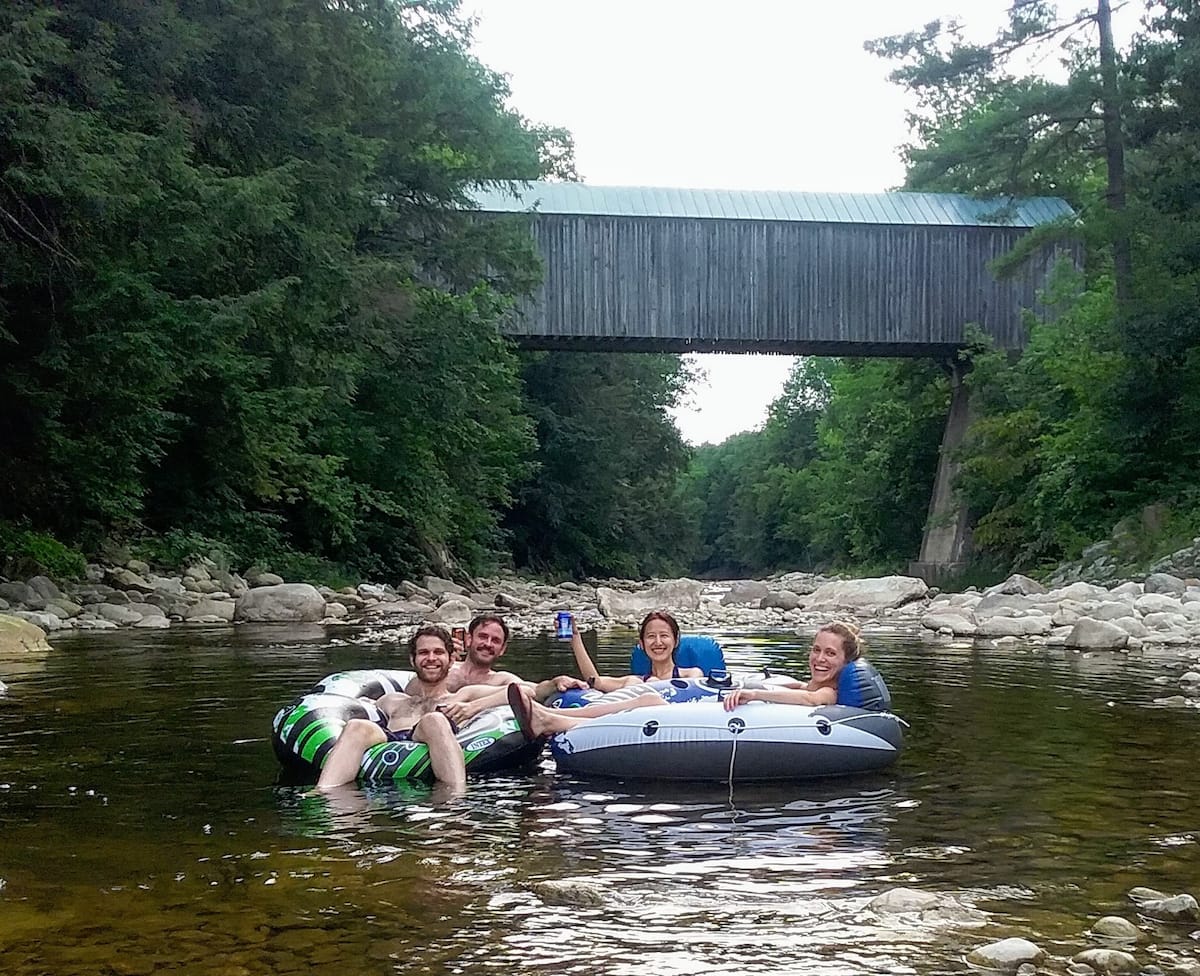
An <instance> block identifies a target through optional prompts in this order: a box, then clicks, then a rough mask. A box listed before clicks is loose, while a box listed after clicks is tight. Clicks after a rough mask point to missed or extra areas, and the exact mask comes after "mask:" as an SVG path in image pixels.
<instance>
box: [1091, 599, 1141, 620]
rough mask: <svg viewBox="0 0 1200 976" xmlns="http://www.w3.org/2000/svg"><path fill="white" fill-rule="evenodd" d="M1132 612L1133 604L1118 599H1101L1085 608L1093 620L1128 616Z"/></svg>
mask: <svg viewBox="0 0 1200 976" xmlns="http://www.w3.org/2000/svg"><path fill="white" fill-rule="evenodd" d="M1132 613H1133V604H1132V603H1122V602H1121V601H1119V600H1101V601H1100V602H1099V603H1097V604H1095V605H1094V606H1091V607H1088V610H1087V615H1088V616H1089V617H1091V618H1092V619H1093V620H1116V619H1117V618H1118V617H1128V616H1129V615H1130V614H1132Z"/></svg>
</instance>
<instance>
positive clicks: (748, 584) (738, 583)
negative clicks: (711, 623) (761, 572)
mask: <svg viewBox="0 0 1200 976" xmlns="http://www.w3.org/2000/svg"><path fill="white" fill-rule="evenodd" d="M770 592H771V588H770V587H769V586H767V584H766V583H762V582H759V581H758V580H735V581H734V584H733V585H732V586H731V587H729V589H728V590H726V591H725V594H724V595H723V596H722V597H721V606H723V607H728V606H733V605H736V604H739V603H758V602H759V601H760V600H762V598H763V597H765V596H766V595H767V594H768V593H770Z"/></svg>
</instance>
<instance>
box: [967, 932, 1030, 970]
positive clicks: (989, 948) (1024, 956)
mask: <svg viewBox="0 0 1200 976" xmlns="http://www.w3.org/2000/svg"><path fill="white" fill-rule="evenodd" d="M1045 958H1046V953H1045V951H1044V950H1043V949H1040V948H1038V947H1037V946H1036V945H1034V944H1033V943H1032V942H1030V941H1029V940H1028V939H1001V940H1000V941H999V942H993V943H991V944H990V945H985V946H980V947H979V948H978V949H973V950H972V951H971V952H969V953H967V962H968V963H970V964H971V965H973V966H982V967H983V968H985V969H1000V970H1003V971H1004V972H1009V973H1011V972H1016V970H1017V968H1018V967H1019V966H1022V965H1024V964H1025V963H1030V964H1032V965H1034V966H1036V965H1038V964H1040V963H1041V961H1042V960H1043V959H1045Z"/></svg>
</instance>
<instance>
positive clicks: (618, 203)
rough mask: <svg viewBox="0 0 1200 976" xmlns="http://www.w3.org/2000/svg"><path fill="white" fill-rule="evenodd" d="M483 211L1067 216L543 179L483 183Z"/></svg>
mask: <svg viewBox="0 0 1200 976" xmlns="http://www.w3.org/2000/svg"><path fill="white" fill-rule="evenodd" d="M471 197H472V198H473V200H474V202H475V204H476V206H477V209H479V210H481V211H485V212H487V213H521V212H527V211H534V212H537V213H543V214H571V215H596V216H610V217H694V218H705V219H718V220H777V221H793V222H801V223H826V224H905V225H910V226H955V227H997V226H999V227H1036V226H1037V225H1039V224H1044V223H1048V222H1049V221H1052V220H1058V219H1060V218H1063V217H1069V216H1071V214H1072V213H1073V211H1072V210H1071V208H1070V206H1069V205H1068V204H1067V202H1066V201H1065V200H1061V199H1059V198H1057V197H1030V198H1026V199H1012V198H1003V199H992V200H981V199H977V198H975V197H969V196H965V195H962V194H957V193H906V192H895V193H806V192H805V193H800V192H785V191H782V190H687V189H673V188H670V187H653V186H592V185H590V184H587V183H550V182H546V181H531V182H513V183H489V184H485V185H483V186H481V187H479V188H478V189H476V190H475V191H474V192H473V193H471Z"/></svg>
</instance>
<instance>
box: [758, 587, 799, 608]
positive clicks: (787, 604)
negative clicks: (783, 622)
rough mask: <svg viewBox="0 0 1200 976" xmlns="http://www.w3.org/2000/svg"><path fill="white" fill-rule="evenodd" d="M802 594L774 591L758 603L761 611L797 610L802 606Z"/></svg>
mask: <svg viewBox="0 0 1200 976" xmlns="http://www.w3.org/2000/svg"><path fill="white" fill-rule="evenodd" d="M800 602H801V601H800V594H799V593H793V592H792V591H791V590H772V591H771V592H770V593H768V594H767V595H766V596H764V597H763V598H762V599H761V600H759V601H758V608H759V609H760V610H795V609H796V608H797V607H799V606H800Z"/></svg>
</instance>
